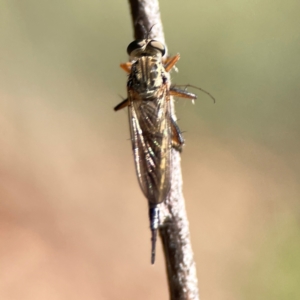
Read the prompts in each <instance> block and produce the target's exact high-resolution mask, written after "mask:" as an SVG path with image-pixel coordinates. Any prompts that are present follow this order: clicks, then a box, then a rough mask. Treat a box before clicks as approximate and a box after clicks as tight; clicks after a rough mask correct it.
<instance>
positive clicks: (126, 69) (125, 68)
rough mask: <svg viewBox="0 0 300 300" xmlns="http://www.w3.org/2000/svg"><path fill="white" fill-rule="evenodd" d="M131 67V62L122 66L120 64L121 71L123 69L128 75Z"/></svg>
mask: <svg viewBox="0 0 300 300" xmlns="http://www.w3.org/2000/svg"><path fill="white" fill-rule="evenodd" d="M131 66H132V63H131V62H127V63H124V64H120V67H121V69H123V70H124V71H125V72H126V73H128V74H129V73H130V71H131Z"/></svg>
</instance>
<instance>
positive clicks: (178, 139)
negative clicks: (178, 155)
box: [170, 117, 184, 152]
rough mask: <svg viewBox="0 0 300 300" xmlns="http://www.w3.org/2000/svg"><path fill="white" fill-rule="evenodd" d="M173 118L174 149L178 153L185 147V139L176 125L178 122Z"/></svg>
mask: <svg viewBox="0 0 300 300" xmlns="http://www.w3.org/2000/svg"><path fill="white" fill-rule="evenodd" d="M170 118H171V130H172V147H173V148H174V149H176V150H177V151H179V152H181V151H182V146H183V145H184V138H183V136H182V134H181V131H180V129H179V127H178V125H177V123H176V121H175V120H174V119H173V118H172V117H170Z"/></svg>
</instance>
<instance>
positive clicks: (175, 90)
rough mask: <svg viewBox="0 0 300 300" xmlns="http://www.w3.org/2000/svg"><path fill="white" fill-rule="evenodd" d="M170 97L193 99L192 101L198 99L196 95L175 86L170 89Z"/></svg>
mask: <svg viewBox="0 0 300 300" xmlns="http://www.w3.org/2000/svg"><path fill="white" fill-rule="evenodd" d="M170 95H171V96H174V97H179V98H186V99H191V100H195V99H197V95H196V94H193V93H190V92H188V91H186V90H181V89H178V88H176V87H175V86H172V87H170Z"/></svg>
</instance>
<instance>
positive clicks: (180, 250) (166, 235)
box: [129, 0, 199, 300]
mask: <svg viewBox="0 0 300 300" xmlns="http://www.w3.org/2000/svg"><path fill="white" fill-rule="evenodd" d="M129 3H130V6H131V14H132V19H133V26H134V35H135V39H142V38H144V31H143V29H142V27H141V25H140V24H143V26H144V27H145V28H146V29H150V28H151V27H152V26H153V25H155V26H154V27H153V28H152V30H151V32H150V38H153V39H157V40H160V41H161V42H163V43H164V44H165V41H164V33H163V29H162V23H161V19H160V12H159V4H158V1H157V0H143V1H142V0H140V1H139V0H129ZM172 108H173V114H174V117H175V112H174V105H173V100H172ZM171 173H172V176H171V178H172V183H171V191H170V194H169V198H168V199H167V200H166V201H165V202H164V203H162V204H161V207H160V210H161V228H160V230H159V231H160V236H161V239H162V243H163V251H164V255H165V259H166V269H167V275H168V284H169V291H170V299H171V300H197V299H199V293H198V280H197V275H196V266H195V262H194V259H193V251H192V247H191V242H190V233H189V224H188V220H187V215H186V210H185V205H184V198H183V194H182V176H181V165H180V153H179V152H178V151H176V150H175V149H172V169H171Z"/></svg>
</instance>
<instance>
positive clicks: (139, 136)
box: [129, 86, 172, 204]
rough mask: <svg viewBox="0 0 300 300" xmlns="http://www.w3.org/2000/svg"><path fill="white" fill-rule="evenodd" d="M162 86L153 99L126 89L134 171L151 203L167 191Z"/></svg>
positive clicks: (166, 111) (166, 113)
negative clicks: (127, 91)
mask: <svg viewBox="0 0 300 300" xmlns="http://www.w3.org/2000/svg"><path fill="white" fill-rule="evenodd" d="M168 97H169V95H167V90H166V87H164V86H163V87H162V88H161V93H160V96H159V97H157V98H156V99H154V100H151V101H150V100H147V101H146V100H142V99H139V98H138V95H137V94H136V93H134V92H133V91H129V101H130V105H129V122H130V131H131V140H132V148H133V153H134V161H135V167H136V173H137V176H138V180H139V184H140V186H141V189H142V191H143V193H144V195H145V196H146V198H147V199H148V201H150V202H151V203H155V204H157V203H161V202H162V201H164V200H165V199H166V197H167V195H168V193H169V190H170V165H171V147H172V141H171V116H170V101H169V98H168Z"/></svg>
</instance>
